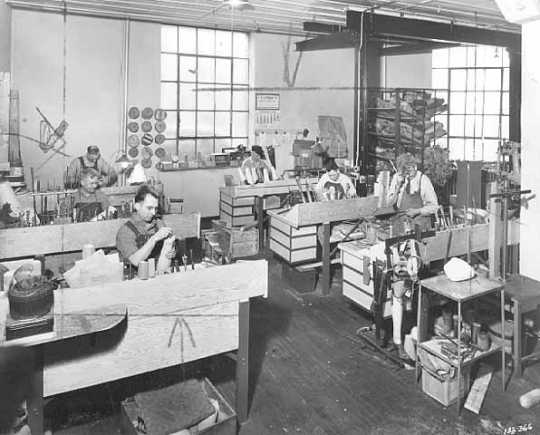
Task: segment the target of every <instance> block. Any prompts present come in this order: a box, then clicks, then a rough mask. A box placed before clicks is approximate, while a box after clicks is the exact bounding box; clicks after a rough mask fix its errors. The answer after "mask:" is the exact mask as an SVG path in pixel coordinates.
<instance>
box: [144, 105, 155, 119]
mask: <svg viewBox="0 0 540 435" xmlns="http://www.w3.org/2000/svg"><path fill="white" fill-rule="evenodd" d="M153 115H154V111H153V110H152V108H151V107H145V108H144V109H143V111H142V114H141V116H142V118H143V119H150V118H152V116H153Z"/></svg>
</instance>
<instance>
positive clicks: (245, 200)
mask: <svg viewBox="0 0 540 435" xmlns="http://www.w3.org/2000/svg"><path fill="white" fill-rule="evenodd" d="M220 198H221V201H222V202H226V203H227V204H229V205H231V206H235V207H236V206H253V204H255V197H254V196H243V197H240V198H233V197H232V196H230V195H227V194H226V193H223V192H221V196H220Z"/></svg>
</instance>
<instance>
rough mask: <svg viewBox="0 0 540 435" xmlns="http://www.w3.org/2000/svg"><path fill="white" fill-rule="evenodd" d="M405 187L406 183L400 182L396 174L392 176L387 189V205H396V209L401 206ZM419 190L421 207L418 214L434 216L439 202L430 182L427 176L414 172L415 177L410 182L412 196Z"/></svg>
mask: <svg viewBox="0 0 540 435" xmlns="http://www.w3.org/2000/svg"><path fill="white" fill-rule="evenodd" d="M406 187H407V182H406V181H405V182H402V181H401V180H400V179H399V177H398V174H397V173H396V174H394V176H393V177H392V181H391V182H390V188H389V189H388V204H389V205H391V204H397V206H398V208H399V207H400V205H401V202H402V199H403V193H404V192H405V189H406ZM419 189H420V197H421V198H422V203H423V204H424V205H423V207H422V208H421V209H420V214H422V215H430V214H434V213H435V212H436V211H437V210H438V209H439V201H438V199H437V194H436V193H435V189H434V188H433V184H431V180H430V179H429V177H428V176H427V175H424V174H422V173H421V172H420V171H416V175H415V176H414V177H413V178H411V180H410V192H409V193H411V194H414V193H416V192H418V190H419Z"/></svg>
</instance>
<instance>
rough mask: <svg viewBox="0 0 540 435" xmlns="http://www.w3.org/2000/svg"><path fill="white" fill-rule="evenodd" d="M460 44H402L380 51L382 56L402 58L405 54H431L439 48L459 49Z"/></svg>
mask: <svg viewBox="0 0 540 435" xmlns="http://www.w3.org/2000/svg"><path fill="white" fill-rule="evenodd" d="M458 46H459V44H446V43H441V42H419V43H415V44H401V45H395V46H392V47H384V48H381V49H380V50H379V54H380V55H381V56H401V55H404V54H421V53H431V51H432V50H436V49H438V48H451V47H458Z"/></svg>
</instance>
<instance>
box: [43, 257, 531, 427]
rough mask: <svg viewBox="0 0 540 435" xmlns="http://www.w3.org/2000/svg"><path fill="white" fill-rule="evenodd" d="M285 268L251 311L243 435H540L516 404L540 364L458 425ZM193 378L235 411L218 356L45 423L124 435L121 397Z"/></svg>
mask: <svg viewBox="0 0 540 435" xmlns="http://www.w3.org/2000/svg"><path fill="white" fill-rule="evenodd" d="M280 270H281V267H280V265H279V263H278V262H276V261H271V267H270V275H271V276H270V280H269V282H270V283H271V284H270V285H271V288H270V296H269V298H268V300H257V301H256V302H255V303H253V304H252V325H251V368H252V372H251V378H252V379H251V385H252V387H253V390H252V392H251V393H252V402H251V411H250V418H249V420H248V421H247V422H246V423H245V424H244V425H243V426H242V427H241V430H240V433H241V434H243V435H251V434H253V435H265V434H268V435H274V434H313V435H324V434H328V435H330V434H335V435H347V434H350V435H353V434H354V435H357V434H389V435H390V434H391V435H394V434H500V433H503V431H504V429H505V428H510V427H512V426H517V425H519V424H531V425H532V427H533V430H532V431H531V432H529V433H540V415H538V414H539V413H538V411H537V409H531V410H525V409H523V408H521V407H520V405H519V403H518V398H519V395H521V394H523V393H525V392H527V391H529V390H530V389H532V388H536V387H537V386H540V364H537V365H536V366H533V367H531V368H529V369H527V370H526V371H525V375H524V377H523V378H522V379H516V378H513V379H512V381H511V382H510V384H509V388H508V390H507V392H506V393H502V391H501V379H500V374H499V372H498V373H497V374H496V375H495V376H494V378H493V379H492V381H491V384H490V387H489V390H488V393H487V396H486V399H485V402H484V406H483V408H482V411H481V415H480V416H477V415H475V414H472V413H470V412H469V411H466V410H463V411H462V415H461V416H460V417H458V416H457V415H456V409H455V407H451V408H448V409H444V408H443V407H442V406H441V405H439V404H438V403H437V402H435V401H434V400H432V399H430V398H429V397H428V396H426V395H425V394H424V393H423V392H422V391H421V388H420V387H419V386H418V385H417V384H415V382H414V370H412V371H408V370H396V369H394V368H393V367H392V366H390V365H389V364H388V363H386V362H384V361H383V360H382V359H380V358H379V357H377V356H376V355H374V354H372V353H370V352H368V351H367V350H365V349H362V346H361V342H360V340H359V339H358V337H357V336H356V333H355V331H356V330H357V329H358V328H359V327H360V326H363V325H367V324H368V323H369V322H368V320H367V317H366V316H365V314H364V313H362V312H361V311H359V310H357V309H355V308H354V307H353V306H351V305H350V304H349V303H348V302H347V300H345V299H344V298H343V297H342V296H339V295H334V296H333V297H325V298H316V297H315V298H307V300H301V299H298V298H296V297H293V296H292V295H291V293H290V292H289V291H288V289H287V284H286V283H284V282H283V280H281V275H280ZM338 287H339V286H336V285H335V286H334V290H337V289H338ZM188 372H191V373H188ZM189 374H197V375H206V376H208V377H209V378H210V379H211V380H212V381H213V382H214V383H215V384H216V385H217V386H218V388H219V389H220V390H221V391H222V392H223V394H224V395H225V396H226V397H227V398H228V399H229V401H230V403H234V400H233V399H234V384H233V376H234V362H232V361H230V360H229V359H228V358H226V357H216V358H213V359H212V360H210V361H206V363H205V364H204V365H200V364H199V365H197V366H193V367H188V368H184V369H172V370H171V371H169V372H168V373H165V372H160V373H157V374H153V375H151V376H146V377H139V378H137V379H134V380H132V381H133V382H119V383H115V384H110V385H107V386H104V387H100V388H95V389H92V390H87V391H85V392H84V393H82V392H79V393H76V394H70V395H69V396H64V397H59V398H57V399H54V400H53V401H52V402H51V404H50V405H49V406H48V408H47V416H48V418H49V421H50V424H51V425H52V427H53V428H54V429H55V430H54V433H60V434H115V433H120V427H119V401H120V400H121V399H122V398H123V397H126V396H128V395H129V394H132V393H133V392H134V391H135V390H137V389H138V388H141V387H144V386H148V385H149V383H151V384H156V383H157V384H160V383H166V382H167V381H169V380H170V379H171V376H172V377H174V376H186V375H189ZM65 425H67V427H65ZM62 426H64V427H63V428H62Z"/></svg>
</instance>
